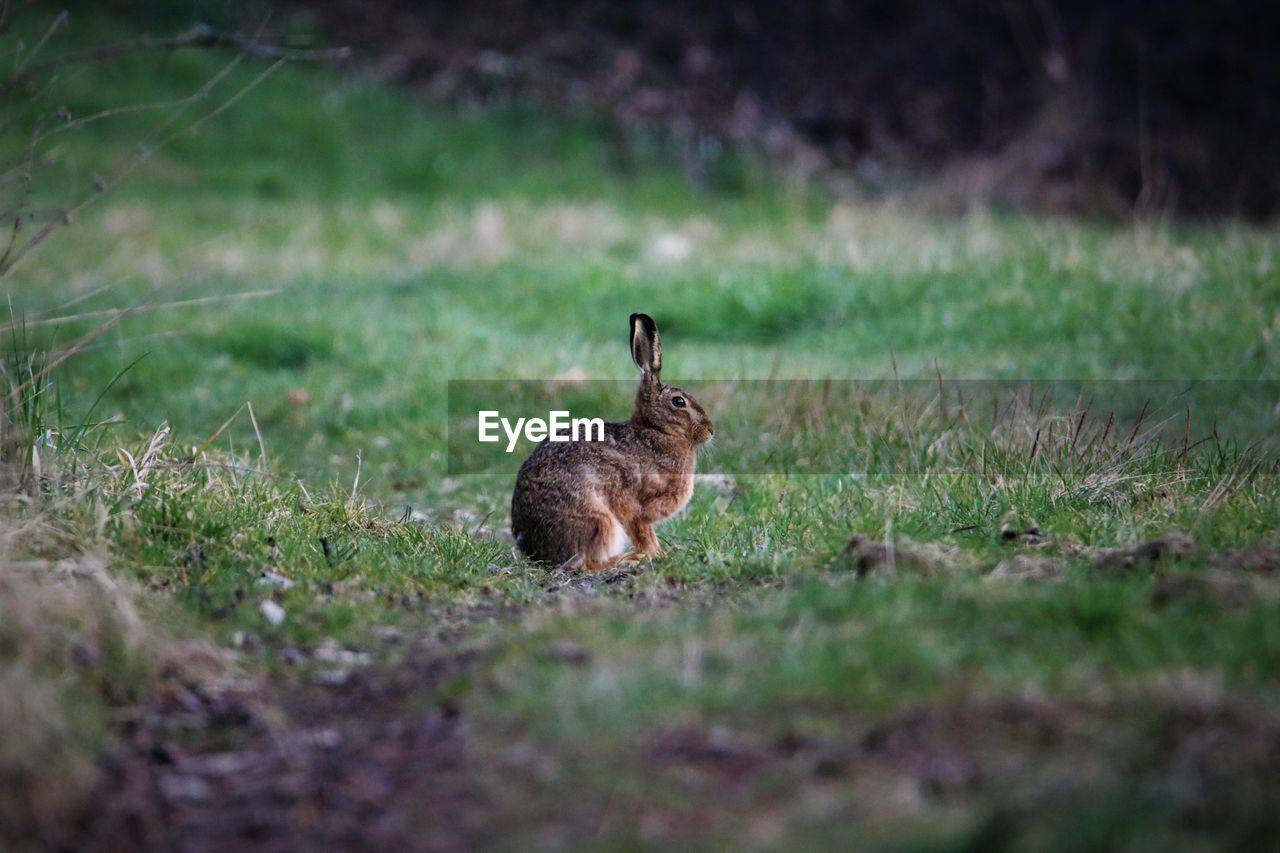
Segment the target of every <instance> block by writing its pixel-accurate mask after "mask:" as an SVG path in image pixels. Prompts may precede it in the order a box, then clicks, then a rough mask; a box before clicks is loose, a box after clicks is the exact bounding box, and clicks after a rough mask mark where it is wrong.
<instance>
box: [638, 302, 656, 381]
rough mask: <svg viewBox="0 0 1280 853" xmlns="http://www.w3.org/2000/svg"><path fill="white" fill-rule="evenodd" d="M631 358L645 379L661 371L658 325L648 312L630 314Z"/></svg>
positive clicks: (653, 376)
mask: <svg viewBox="0 0 1280 853" xmlns="http://www.w3.org/2000/svg"><path fill="white" fill-rule="evenodd" d="M631 358H632V359H633V360H635V363H636V367H638V368H640V372H641V373H643V374H644V377H645V378H646V379H648V378H650V377H652V378H654V379H657V378H658V374H659V373H661V372H662V342H661V341H660V340H659V339H658V326H657V324H656V323H654V322H653V318H652V317H650V316H649V315H648V314H632V315H631Z"/></svg>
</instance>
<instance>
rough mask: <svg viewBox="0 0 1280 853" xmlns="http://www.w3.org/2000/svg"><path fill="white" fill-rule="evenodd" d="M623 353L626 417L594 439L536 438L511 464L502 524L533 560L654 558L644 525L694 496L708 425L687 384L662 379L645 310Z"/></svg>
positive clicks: (654, 332) (596, 562)
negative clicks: (628, 389) (631, 389)
mask: <svg viewBox="0 0 1280 853" xmlns="http://www.w3.org/2000/svg"><path fill="white" fill-rule="evenodd" d="M631 357H632V359H634V360H635V363H636V367H638V368H640V388H639V390H637V391H636V403H635V409H634V411H632V413H631V419H630V420H629V421H626V422H625V423H606V424H605V428H604V440H602V441H563V442H551V441H544V442H543V443H542V444H540V445H538V447H537V448H536V449H535V450H534V451H533V453H531V454H530V455H529V458H528V459H526V460H525V462H524V464H523V465H521V466H520V473H519V474H518V475H517V476H516V489H515V494H514V495H513V496H512V498H511V530H512V532H513V533H514V534H515V539H516V544H517V545H518V546H519V548H520V550H521V551H522V552H523V553H524V554H525V555H526V556H528V557H529V558H531V559H533V560H536V561H538V562H541V563H547V564H549V565H552V566H556V567H562V568H566V569H585V570H587V571H598V570H600V569H607V568H609V567H611V566H613V565H616V564H617V563H621V562H640V561H642V560H646V559H651V558H656V557H661V556H662V555H663V553H664V552H663V550H662V547H661V546H659V545H658V537H657V536H656V535H654V532H653V525H655V524H657V523H658V522H660V521H664V520H666V519H668V518H670V517H671V516H673V515H675V514H676V513H677V512H679V511H680V510H681V509H683V508H684V506H685V504H687V503H688V502H689V498H690V496H691V495H692V494H693V472H694V463H695V461H696V457H697V448H698V447H699V445H702V444H705V443H706V442H707V441H709V440H710V439H711V437H712V435H714V433H715V426H714V424H712V423H711V419H710V418H709V417H707V413H706V412H705V411H704V410H703V408H702V406H699V405H698V403H697V401H695V400H694V399H693V398H692V397H690V396H689V394H688V393H687V392H686V391H684V390H682V389H680V388H676V387H674V386H672V385H664V384H663V383H662V378H661V373H662V344H661V343H660V341H659V340H658V327H657V326H656V325H655V324H654V322H653V319H652V318H651V317H649V315H648V314H632V315H631ZM628 540H630V542H631V544H632V546H633V549H632V550H631V551H629V552H626V551H625V548H626V545H627V541H628Z"/></svg>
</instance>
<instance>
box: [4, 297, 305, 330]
mask: <svg viewBox="0 0 1280 853" xmlns="http://www.w3.org/2000/svg"><path fill="white" fill-rule="evenodd" d="M283 292H284V289H283V288H279V287H274V288H270V289H268V290H246V291H244V292H242V293H222V294H218V295H215V296H201V297H198V298H196V299H179V300H177V301H175V302H160V303H157V304H155V305H135V306H132V307H130V308H105V309H103V310H101V311H85V312H83V313H81V314H66V315H64V316H61V317H49V318H47V319H44V320H26V321H22V322H11V323H8V324H5V325H0V333H3V332H8V331H10V330H12V329H17V328H24V329H34V328H37V327H40V326H63V325H66V324H68V323H79V322H81V321H83V320H96V319H97V318H99V317H111V318H114V317H118V316H119V315H121V314H150V313H151V312H153V311H167V310H170V309H173V308H191V307H194V306H196V305H208V304H209V303H211V302H226V301H228V300H240V299H261V298H263V297H265V296H276V295H278V294H280V293H283Z"/></svg>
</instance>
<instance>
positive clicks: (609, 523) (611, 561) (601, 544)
mask: <svg viewBox="0 0 1280 853" xmlns="http://www.w3.org/2000/svg"><path fill="white" fill-rule="evenodd" d="M590 530H591V535H590V536H589V542H588V543H587V544H586V547H585V548H584V549H583V551H582V553H583V555H584V557H585V559H584V561H583V564H582V568H583V570H584V571H588V572H599V571H604V570H605V569H609V568H612V567H613V566H616V565H618V564H619V563H625V562H630V561H632V559H633V553H634V552H630V551H624V550H623V549H624V548H626V547H627V534H626V531H625V530H624V529H623V527H622V525H621V524H619V523H618V521H617V519H615V518H614V517H613V516H612V515H609V514H605V513H601V514H599V515H593V516H592V517H591V526H590Z"/></svg>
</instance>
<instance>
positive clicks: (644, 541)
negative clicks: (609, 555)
mask: <svg viewBox="0 0 1280 853" xmlns="http://www.w3.org/2000/svg"><path fill="white" fill-rule="evenodd" d="M627 536H628V537H630V539H631V542H632V544H633V545H634V546H635V551H634V553H635V554H637V555H638V556H639V558H640V559H655V560H656V559H658V558H660V557H665V556H666V554H667V552H666V551H664V550H663V548H662V546H661V545H659V544H658V534H656V533H654V532H653V525H652V524H645V523H644V522H643V521H636V522H633V523H632V524H631V525H630V526H629V527H628V528H627Z"/></svg>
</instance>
